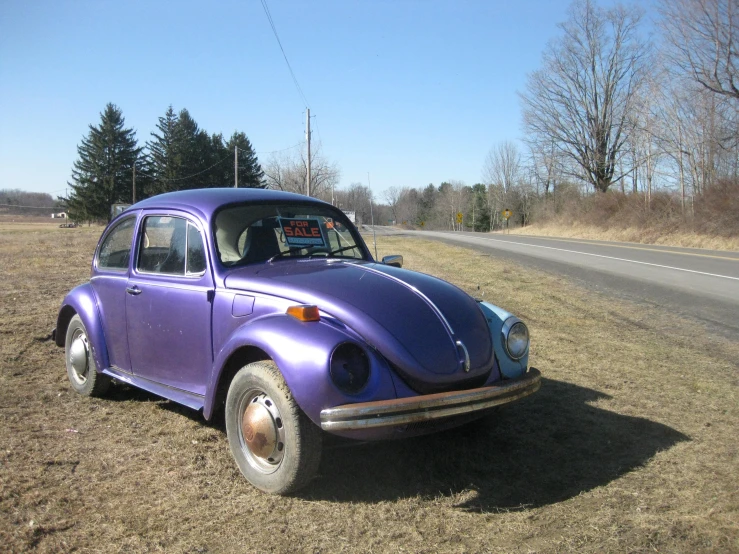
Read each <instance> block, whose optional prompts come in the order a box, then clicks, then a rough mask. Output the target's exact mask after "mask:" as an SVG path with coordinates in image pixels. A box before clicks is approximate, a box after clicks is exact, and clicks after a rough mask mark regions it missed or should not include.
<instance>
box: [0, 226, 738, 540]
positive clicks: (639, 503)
mask: <svg viewBox="0 0 739 554" xmlns="http://www.w3.org/2000/svg"><path fill="white" fill-rule="evenodd" d="M98 233H99V230H95V229H92V230H88V229H87V228H83V229H71V230H64V229H58V230H57V229H54V230H52V229H47V230H44V231H32V230H26V231H19V232H13V233H6V232H5V231H3V232H1V233H0V278H1V279H2V280H1V281H0V282H1V283H2V284H1V285H0V298H1V299H2V306H3V310H2V313H1V314H0V417H1V418H2V420H3V425H2V426H1V427H0V464H1V465H0V468H1V469H0V544H2V545H3V546H2V549H3V550H4V551H8V552H26V551H38V552H71V551H76V552H98V551H106V552H257V551H259V552H264V551H277V552H288V551H290V552H292V551H308V552H319V551H323V552H342V551H343V552H355V551H366V552H369V551H375V552H384V551H391V552H400V551H411V552H438V551H449V552H479V551H488V552H571V551H581V552H604V551H605V552H624V551H631V552H654V551H658V552H728V551H739V491H738V488H737V485H736V476H737V475H739V461H738V460H737V440H736V429H737V424H738V423H739V409H738V408H737V385H738V384H739V383H738V382H737V360H739V348H738V347H737V345H736V344H734V343H730V342H726V341H722V340H721V339H717V338H716V337H712V336H708V335H706V334H705V333H704V332H703V331H702V329H701V328H700V327H696V325H695V324H694V323H693V322H686V321H680V320H677V319H675V318H674V317H673V316H672V315H671V314H669V313H664V312H663V311H661V309H660V308H659V307H657V306H635V305H632V304H628V303H625V302H621V301H613V300H611V299H608V298H604V297H601V296H598V295H595V294H592V293H588V292H586V291H583V290H581V289H578V288H576V287H574V286H572V285H571V284H569V283H568V282H566V281H564V280H563V279H562V278H559V277H554V276H551V275H547V274H544V273H540V272H535V271H530V270H526V269H523V268H522V267H519V266H516V265H514V264H512V263H510V262H507V261H506V262H503V261H500V260H497V259H495V258H491V257H489V256H487V255H483V254H480V253H477V252H472V251H468V250H463V249H459V248H452V247H449V246H445V245H440V244H435V243H430V242H424V241H421V240H408V239H402V238H382V237H378V238H379V248H380V255H381V256H382V255H385V254H391V253H401V254H403V255H404V256H405V260H406V266H407V267H410V268H413V269H418V270H421V271H426V272H428V273H433V274H435V275H439V276H441V277H443V278H447V279H450V280H451V281H453V282H455V283H457V284H458V285H459V286H461V287H463V288H465V289H466V290H469V291H470V292H472V293H473V294H475V295H476V296H482V295H483V294H484V297H485V299H487V300H490V301H492V302H494V303H498V304H500V305H502V306H503V307H505V308H507V309H509V310H511V311H514V312H516V313H517V314H519V315H520V316H522V317H524V318H525V319H526V320H527V321H528V322H529V324H530V328H531V330H532V335H533V346H532V360H531V361H532V363H533V364H534V365H536V366H537V367H539V368H540V369H541V370H542V371H543V373H544V375H545V376H546V379H545V382H544V384H543V387H542V389H541V391H540V392H539V393H537V394H536V395H535V396H533V397H531V398H529V399H526V400H525V401H523V402H521V403H519V404H517V405H512V406H509V407H506V408H504V409H501V410H500V411H498V412H497V413H496V414H494V415H493V416H490V417H488V418H486V419H484V420H482V421H480V422H478V423H475V424H472V425H469V426H467V427H465V428H462V429H461V430H456V431H450V432H446V433H443V434H439V435H435V436H431V437H424V438H418V439H413V440H407V441H402V442H392V443H382V444H372V445H363V446H354V447H350V448H345V447H344V446H345V445H344V443H341V442H336V443H335V444H334V445H332V446H330V448H328V449H327V450H326V451H325V452H324V459H323V462H322V466H321V472H320V475H319V477H318V479H317V480H316V481H315V482H314V483H313V484H312V485H311V486H310V487H309V488H308V489H306V490H305V491H304V492H303V493H301V494H299V495H297V496H294V497H291V498H279V497H272V496H267V495H264V494H261V493H259V492H257V491H256V490H254V489H253V488H252V487H250V486H249V485H248V484H247V483H246V482H245V481H244V480H243V479H242V478H241V476H240V474H239V473H238V470H237V469H236V467H235V464H234V463H233V462H232V460H231V457H230V454H229V452H228V448H227V444H226V440H225V436H224V433H223V430H222V429H221V428H220V427H218V426H211V425H209V424H206V423H205V422H204V421H203V420H202V419H201V417H200V416H199V415H198V414H196V413H192V412H191V411H189V410H187V409H185V408H180V407H178V406H176V405H173V404H172V403H170V402H167V401H163V400H161V399H158V398H157V397H154V396H151V395H148V394H145V393H142V392H138V391H135V390H132V389H129V388H126V387H122V386H119V387H115V390H114V392H113V394H112V395H111V397H110V398H107V399H103V400H91V399H87V398H82V397H79V396H77V395H75V394H74V393H73V392H72V391H71V389H70V387H69V386H68V384H67V381H66V375H65V372H64V363H63V355H62V351H61V350H60V349H58V348H57V347H56V346H55V345H53V344H52V343H51V342H50V341H49V340H48V333H49V331H50V329H51V327H53V325H54V321H55V317H56V311H57V309H58V306H59V303H60V301H61V299H62V297H63V295H64V294H65V293H66V291H67V290H68V289H69V288H71V287H72V286H74V285H76V284H78V283H81V282H84V281H85V280H86V279H87V277H88V274H89V263H90V258H91V254H92V251H93V249H94V245H95V242H96V240H97V238H98ZM478 287H479V289H478Z"/></svg>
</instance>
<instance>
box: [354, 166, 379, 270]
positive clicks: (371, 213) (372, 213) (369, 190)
mask: <svg viewBox="0 0 739 554" xmlns="http://www.w3.org/2000/svg"><path fill="white" fill-rule="evenodd" d="M367 192H369V201H370V220H371V222H372V241H373V242H374V243H375V260H377V234H376V232H375V210H374V208H373V207H372V183H370V174H369V171H368V172H367ZM355 213H356V212H355Z"/></svg>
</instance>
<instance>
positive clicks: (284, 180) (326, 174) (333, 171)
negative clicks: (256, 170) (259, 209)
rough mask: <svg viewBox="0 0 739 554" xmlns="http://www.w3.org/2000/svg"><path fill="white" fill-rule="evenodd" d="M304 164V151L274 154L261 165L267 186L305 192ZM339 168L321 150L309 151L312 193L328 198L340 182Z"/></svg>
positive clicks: (299, 192)
mask: <svg viewBox="0 0 739 554" xmlns="http://www.w3.org/2000/svg"><path fill="white" fill-rule="evenodd" d="M306 170H307V164H306V159H305V155H304V153H303V152H301V153H300V154H295V153H292V154H290V153H284V152H283V153H281V154H274V155H273V156H272V157H271V158H270V159H269V160H268V161H267V163H266V164H265V166H264V179H265V181H266V182H267V188H271V189H276V190H284V191H287V192H296V193H298V194H305V193H306V174H307V171H306ZM339 176H340V171H339V168H338V167H337V165H336V164H335V163H331V162H329V161H328V160H327V159H326V158H325V157H324V156H323V155H322V154H321V153H320V151H317V152H314V153H312V154H311V196H314V197H316V198H321V199H322V200H331V196H332V192H333V190H334V187H336V185H337V184H338V182H339Z"/></svg>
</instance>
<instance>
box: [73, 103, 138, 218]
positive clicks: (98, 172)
mask: <svg viewBox="0 0 739 554" xmlns="http://www.w3.org/2000/svg"><path fill="white" fill-rule="evenodd" d="M124 125H125V120H124V118H123V114H122V112H121V110H120V109H119V108H118V107H117V106H115V105H114V104H112V103H108V105H106V106H105V111H103V112H102V113H101V114H100V125H99V126H94V125H90V132H89V134H88V135H87V137H86V138H83V139H82V142H81V143H80V145H79V146H78V147H77V153H78V155H79V159H77V161H75V162H74V166H73V168H72V182H71V183H68V185H69V186H70V188H71V189H72V191H71V193H70V196H69V198H68V199H67V210H68V211H69V215H70V217H71V218H72V219H74V220H77V221H91V220H107V219H109V218H110V207H111V205H112V204H115V203H130V202H131V199H132V185H133V166H134V163H136V159H137V157H138V155H139V153H140V152H141V149H140V148H138V146H137V142H136V132H135V131H134V130H133V129H126V128H125V127H124Z"/></svg>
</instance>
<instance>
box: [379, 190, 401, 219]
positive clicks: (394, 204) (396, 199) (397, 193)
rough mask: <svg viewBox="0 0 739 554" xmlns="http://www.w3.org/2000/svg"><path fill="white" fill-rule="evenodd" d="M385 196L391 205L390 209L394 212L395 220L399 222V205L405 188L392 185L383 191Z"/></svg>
mask: <svg viewBox="0 0 739 554" xmlns="http://www.w3.org/2000/svg"><path fill="white" fill-rule="evenodd" d="M383 196H384V197H385V200H386V201H387V204H388V206H389V207H390V211H391V212H392V214H393V220H394V221H395V222H396V223H397V222H398V205H399V203H400V200H401V198H402V196H403V189H401V188H400V187H390V188H389V189H387V190H386V191H385V192H384V193H383Z"/></svg>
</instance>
